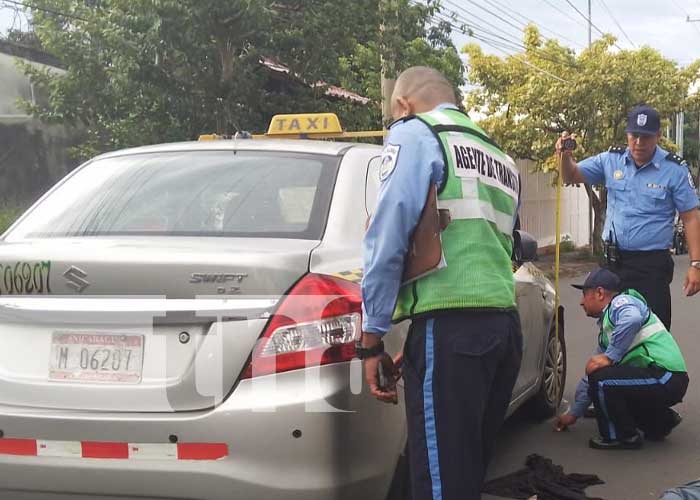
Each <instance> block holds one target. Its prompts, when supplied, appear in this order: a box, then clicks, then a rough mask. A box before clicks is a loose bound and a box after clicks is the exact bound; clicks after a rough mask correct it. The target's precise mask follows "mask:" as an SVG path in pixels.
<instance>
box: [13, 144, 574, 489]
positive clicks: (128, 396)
mask: <svg viewBox="0 0 700 500" xmlns="http://www.w3.org/2000/svg"><path fill="white" fill-rule="evenodd" d="M380 152H381V148H379V147H378V146H373V145H366V144H357V143H354V144H347V143H338V142H324V141H308V140H272V139H265V140H258V139H245V140H243V139H236V140H221V141H208V142H187V143H176V144H164V145H157V146H151V147H142V148H136V149H130V150H125V151H117V152H113V153H109V154H105V155H102V156H99V157H97V158H95V159H93V160H91V161H89V162H88V163H86V164H85V165H82V166H81V167H79V168H78V169H76V170H75V171H73V172H72V173H71V174H69V175H68V176H67V177H66V178H65V179H63V180H62V181H61V182H60V183H59V184H58V185H56V186H55V187H54V188H53V189H51V190H50V191H49V192H48V193H47V194H46V195H45V196H44V197H43V198H41V199H40V200H39V201H38V202H37V203H36V204H35V205H34V206H33V207H31V208H30V209H29V210H28V211H27V212H26V213H25V214H24V215H23V216H22V217H21V218H20V219H19V220H18V221H17V222H16V223H15V224H14V225H13V226H12V227H11V228H10V229H9V230H8V231H7V232H6V233H5V234H4V235H3V237H2V239H1V241H0V345H1V346H2V348H1V349H0V498H8V499H9V498H11V499H13V500H14V499H18V498H31V499H41V498H56V499H57V498H62V499H63V498H83V497H85V498H110V499H112V500H114V499H120V498H139V499H144V498H159V499H163V498H172V499H201V500H209V499H211V500H215V499H216V500H219V499H231V500H236V499H252V498H255V499H270V500H272V499H285V500H289V499H304V500H309V499H329V498H335V499H345V498H347V499H356V498H364V499H366V500H374V499H377V500H380V499H381V500H383V499H385V498H392V497H395V498H400V495H401V494H402V493H401V492H402V491H404V490H403V488H405V482H406V471H405V461H404V460H401V458H402V453H403V450H404V445H405V441H406V423H405V419H404V408H403V405H402V404H399V405H386V404H382V403H379V402H377V401H376V400H375V399H373V398H372V397H371V396H370V395H369V394H368V391H367V390H366V388H363V382H362V373H361V369H360V363H359V361H358V360H357V359H356V358H355V357H354V347H353V343H354V341H355V339H357V338H358V336H359V334H360V327H361V326H360V325H361V307H360V303H361V299H360V287H359V278H360V276H361V272H360V271H359V269H360V267H361V263H362V260H361V242H362V237H363V233H364V228H365V222H366V219H367V217H369V216H370V215H371V213H372V210H373V206H374V201H375V198H376V194H377V190H378V187H379V175H378V171H379V166H380V162H379V159H380ZM519 238H523V240H527V236H526V235H522V236H520V235H519ZM525 243H526V242H525V241H524V242H523V243H522V244H520V245H518V249H519V251H521V252H522V254H520V255H518V256H516V259H517V260H520V261H525V260H528V258H530V257H532V253H533V248H532V243H530V247H529V249H528V246H527V245H526V244H525ZM523 249H524V250H523ZM519 264H520V265H519V266H518V267H517V271H515V278H516V280H517V301H518V309H519V311H520V316H521V319H522V325H523V334H524V339H525V342H524V356H523V362H522V369H521V372H520V376H519V378H518V381H517V385H516V387H515V391H514V394H513V401H512V403H511V409H510V411H511V412H512V411H514V410H515V409H516V408H518V407H520V406H522V405H524V404H526V403H527V404H528V405H529V406H530V410H532V411H533V412H534V413H536V414H539V415H541V416H544V415H547V414H551V413H552V412H553V411H554V409H555V408H556V407H557V405H558V404H559V401H560V399H561V396H562V388H563V386H564V377H565V369H566V365H565V363H566V358H565V349H564V342H563V335H562V336H560V337H559V338H557V336H556V335H554V333H553V332H554V328H553V318H554V304H555V302H554V290H553V288H552V286H551V284H550V283H549V281H548V280H547V279H546V278H545V277H544V276H543V275H542V273H541V272H539V270H538V269H537V268H536V267H535V266H534V265H532V264H531V263H527V262H520V263H519ZM560 320H562V317H561V316H560ZM562 327H563V324H562ZM406 330H407V325H406V324H399V325H396V326H395V328H394V331H393V332H392V333H391V334H390V335H389V336H388V337H387V341H388V348H389V349H390V350H393V351H398V350H399V349H400V348H401V345H402V342H403V339H404V338H405V333H406ZM561 333H562V334H563V331H562V332H561Z"/></svg>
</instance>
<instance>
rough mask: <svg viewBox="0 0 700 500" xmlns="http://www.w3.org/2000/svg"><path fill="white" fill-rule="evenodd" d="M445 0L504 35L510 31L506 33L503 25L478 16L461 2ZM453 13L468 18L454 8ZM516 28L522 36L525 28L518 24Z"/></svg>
mask: <svg viewBox="0 0 700 500" xmlns="http://www.w3.org/2000/svg"><path fill="white" fill-rule="evenodd" d="M445 2H446V3H448V4H450V5H452V6H453V8H457V9H459V10H460V11H461V12H464V13H465V14H467V15H468V16H470V18H473V19H476V20H477V21H480V22H482V23H484V24H486V25H487V26H490V27H492V28H494V29H495V30H497V31H499V32H501V33H502V34H503V35H505V34H508V33H506V32H505V31H503V29H502V27H501V26H497V25H495V24H493V23H492V22H489V21H487V20H486V19H484V18H483V17H480V16H477V15H476V14H474V13H472V12H469V11H468V10H467V9H465V8H464V7H462V6H461V5H459V4H457V3H455V2H453V1H452V0H445ZM452 13H453V14H454V15H455V16H459V17H461V18H463V19H465V20H466V19H467V18H466V17H464V15H463V14H457V12H456V11H455V10H453V11H452ZM468 24H471V23H468ZM516 29H517V32H518V36H520V34H522V32H523V30H522V29H520V28H518V27H517V26H516ZM510 36H512V35H510ZM518 43H519V40H518Z"/></svg>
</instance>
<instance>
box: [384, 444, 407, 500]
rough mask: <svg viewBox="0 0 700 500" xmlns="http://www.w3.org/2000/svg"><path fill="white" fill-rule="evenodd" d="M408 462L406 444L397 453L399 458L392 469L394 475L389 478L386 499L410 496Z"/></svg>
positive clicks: (402, 499) (392, 499) (404, 498)
mask: <svg viewBox="0 0 700 500" xmlns="http://www.w3.org/2000/svg"><path fill="white" fill-rule="evenodd" d="M408 464H409V461H408V445H406V447H405V448H404V452H403V453H402V454H401V455H399V460H398V461H397V462H396V470H395V471H394V477H393V478H392V480H391V486H390V487H389V493H387V495H386V500H407V499H409V498H412V494H411V476H410V471H409V465H408Z"/></svg>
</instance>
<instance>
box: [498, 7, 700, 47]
mask: <svg viewBox="0 0 700 500" xmlns="http://www.w3.org/2000/svg"><path fill="white" fill-rule="evenodd" d="M485 1H486V2H487V3H489V4H491V5H493V6H494V7H496V8H497V9H502V10H503V12H504V13H506V15H509V16H510V17H511V18H512V19H515V16H513V15H512V14H508V12H512V13H513V14H516V15H517V16H518V17H520V18H521V19H524V20H525V23H523V24H525V25H526V24H528V23H529V24H534V25H535V26H537V27H538V28H539V29H540V30H542V31H547V32H548V33H551V34H552V35H554V36H556V37H558V38H561V39H562V40H566V41H567V42H570V43H572V44H574V45H578V46H579V47H583V45H581V44H580V43H578V42H576V41H574V40H571V39H570V38H567V37H565V36H564V35H562V34H561V33H557V32H556V31H554V30H551V29H549V28H547V27H546V26H540V25H539V24H537V22H535V21H534V20H532V19H530V18H529V17H527V16H524V15H522V14H521V13H520V12H518V11H517V10H515V9H513V8H512V7H508V6H506V5H503V4H502V3H501V2H499V1H498V0H485ZM698 1H700V0H698ZM520 22H522V21H520Z"/></svg>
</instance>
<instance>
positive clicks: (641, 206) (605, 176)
mask: <svg viewBox="0 0 700 500" xmlns="http://www.w3.org/2000/svg"><path fill="white" fill-rule="evenodd" d="M660 128H661V120H660V117H659V113H658V112H657V111H656V110H655V109H654V108H651V107H649V106H637V107H635V108H633V109H632V110H631V111H630V113H629V115H628V121H627V128H626V129H625V132H626V133H627V146H626V147H622V146H619V147H611V148H610V149H609V150H608V151H607V152H605V153H600V154H598V155H596V156H592V157H590V158H586V159H585V160H583V161H581V162H579V163H578V164H577V163H576V162H575V161H574V159H573V156H572V151H571V150H569V149H566V148H565V142H566V141H565V140H564V139H566V134H564V135H563V136H562V138H560V139H559V140H558V141H557V145H556V150H557V153H559V154H561V159H562V174H563V180H564V182H565V183H573V184H579V183H586V184H589V185H604V186H605V187H606V188H607V193H608V198H607V213H606V219H605V227H604V229H603V240H604V247H605V257H606V263H607V264H606V265H607V267H608V268H610V269H611V270H612V271H614V272H615V273H617V274H618V276H619V277H620V278H621V279H622V285H623V287H624V288H634V289H636V290H638V291H639V292H641V293H642V295H643V296H644V297H645V299H646V301H647V302H648V304H649V306H650V307H651V309H652V311H654V313H656V314H657V315H658V316H659V318H660V319H661V321H663V323H664V325H666V327H667V328H670V327H671V291H670V288H669V287H670V283H671V281H672V280H673V268H674V263H673V259H672V258H671V254H670V250H669V249H670V248H671V246H672V243H673V230H674V219H675V214H676V211H678V212H679V214H680V218H681V220H682V221H683V224H684V226H685V230H686V235H687V240H688V247H689V253H690V268H689V269H688V272H687V275H686V278H685V282H684V284H683V290H684V292H685V294H686V295H687V296H691V295H694V294H696V293H697V292H698V291H700V213H699V212H698V210H697V209H698V196H697V194H696V192H695V186H694V183H693V178H692V176H691V175H690V172H689V171H688V168H687V165H686V163H685V162H684V161H683V159H682V158H680V157H679V156H677V155H675V154H673V153H669V152H668V151H665V150H664V149H662V148H661V147H659V145H658V141H659V138H660V137H661V130H660Z"/></svg>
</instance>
